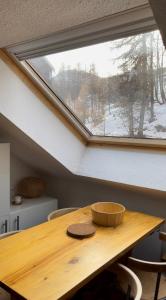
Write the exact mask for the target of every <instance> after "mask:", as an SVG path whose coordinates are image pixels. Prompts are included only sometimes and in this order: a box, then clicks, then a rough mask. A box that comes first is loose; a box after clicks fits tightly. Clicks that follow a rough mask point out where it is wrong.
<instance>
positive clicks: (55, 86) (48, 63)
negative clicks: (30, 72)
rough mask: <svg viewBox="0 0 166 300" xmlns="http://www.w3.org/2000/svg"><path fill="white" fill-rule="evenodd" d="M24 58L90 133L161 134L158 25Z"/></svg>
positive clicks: (163, 79) (164, 81)
mask: <svg viewBox="0 0 166 300" xmlns="http://www.w3.org/2000/svg"><path fill="white" fill-rule="evenodd" d="M27 62H28V63H29V64H30V65H31V67H32V68H33V69H34V70H35V71H36V72H37V73H38V74H39V76H40V77H41V78H42V79H43V80H44V81H45V83H46V84H47V85H48V86H49V88H50V89H51V90H52V91H53V92H54V93H55V95H56V96H57V97H58V98H59V99H60V101H62V102H63V103H64V105H65V106H67V107H68V108H69V109H70V111H71V112H72V113H73V115H74V116H76V118H77V119H78V120H79V121H80V122H81V123H82V124H83V126H84V127H85V128H87V129H88V130H89V131H90V132H91V134H92V135H96V136H110V137H130V138H155V139H166V51H165V48H164V46H163V43H162V39H161V36H160V32H159V31H158V30H155V31H151V32H147V33H142V34H137V35H133V36H130V37H127V38H126V37H125V38H122V39H118V40H114V41H110V42H104V43H100V44H96V45H91V46H87V47H82V48H78V49H75V50H68V51H65V52H61V53H56V54H50V55H47V56H43V57H39V58H33V59H29V60H28V61H27Z"/></svg>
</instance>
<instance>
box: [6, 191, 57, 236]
mask: <svg viewBox="0 0 166 300" xmlns="http://www.w3.org/2000/svg"><path fill="white" fill-rule="evenodd" d="M57 203H58V202H57V199H55V198H51V197H47V196H45V197H41V198H34V199H24V200H23V203H22V204H21V205H12V206H11V211H10V230H11V231H12V230H21V229H26V228H28V227H32V226H35V225H37V224H40V223H43V222H46V221H47V216H48V214H49V213H50V212H52V211H53V210H55V209H57V207H58V204H57Z"/></svg>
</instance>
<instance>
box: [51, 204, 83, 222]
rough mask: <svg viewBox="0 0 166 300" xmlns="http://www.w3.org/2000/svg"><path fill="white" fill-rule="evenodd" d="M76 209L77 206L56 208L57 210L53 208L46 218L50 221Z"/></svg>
mask: <svg viewBox="0 0 166 300" xmlns="http://www.w3.org/2000/svg"><path fill="white" fill-rule="evenodd" d="M77 209H79V207H67V208H61V209H57V210H54V211H53V212H51V213H50V214H49V215H48V217H47V219H48V221H50V220H53V219H55V218H58V217H60V216H63V215H66V214H68V213H70V212H72V211H75V210H77Z"/></svg>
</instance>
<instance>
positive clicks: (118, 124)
mask: <svg viewBox="0 0 166 300" xmlns="http://www.w3.org/2000/svg"><path fill="white" fill-rule="evenodd" d="M136 108H138V107H137V105H135V107H133V110H134V134H135V137H137V138H139V136H137V131H138V119H139V115H140V111H139V110H138V109H136ZM86 126H87V127H88V129H89V130H90V131H91V132H92V133H93V134H94V135H101V136H103V135H104V136H114V137H116V136H117V137H129V128H128V115H127V113H126V111H125V110H124V109H122V108H120V107H115V105H114V104H112V105H111V107H110V109H109V108H108V107H107V108H106V112H105V118H104V121H102V122H101V123H100V124H98V125H97V126H95V127H94V126H93V124H92V123H91V122H89V123H87V124H86ZM143 137H144V138H156V139H166V103H164V104H162V105H161V104H159V103H155V104H154V120H153V121H152V122H150V114H149V111H146V113H145V120H144V130H143Z"/></svg>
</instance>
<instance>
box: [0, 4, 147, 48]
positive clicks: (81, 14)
mask: <svg viewBox="0 0 166 300" xmlns="http://www.w3.org/2000/svg"><path fill="white" fill-rule="evenodd" d="M146 3H148V0H135V1H133V0H83V1H81V0H68V1H66V0H56V1H55V0H47V1H45V0H35V1H34V0H14V1H12V0H5V1H3V0H0V28H1V30H0V48H2V47H6V46H9V45H12V44H15V43H20V42H22V41H27V40H31V39H36V38H39V37H41V36H45V35H48V34H51V33H55V32H57V31H60V30H63V29H66V28H69V27H72V26H76V25H79V24H82V23H86V22H89V21H92V20H95V19H98V18H102V17H104V16H108V15H111V14H114V13H117V12H120V11H123V10H126V9H130V8H133V7H136V6H138V5H142V4H146Z"/></svg>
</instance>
